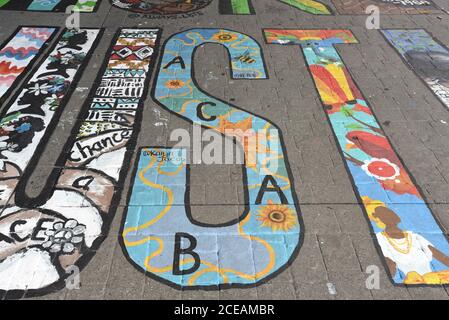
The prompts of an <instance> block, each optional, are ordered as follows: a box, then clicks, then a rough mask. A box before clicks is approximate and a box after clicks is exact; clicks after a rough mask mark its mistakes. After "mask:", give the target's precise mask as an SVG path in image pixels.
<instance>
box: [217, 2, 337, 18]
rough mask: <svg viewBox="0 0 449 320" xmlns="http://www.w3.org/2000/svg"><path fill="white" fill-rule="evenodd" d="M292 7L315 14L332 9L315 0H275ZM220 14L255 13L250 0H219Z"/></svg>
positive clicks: (323, 13)
mask: <svg viewBox="0 0 449 320" xmlns="http://www.w3.org/2000/svg"><path fill="white" fill-rule="evenodd" d="M277 1H279V2H282V3H285V4H288V5H290V6H292V7H294V8H297V9H299V10H302V11H304V12H307V13H311V14H316V15H329V14H332V10H331V9H330V8H329V7H328V6H326V5H325V4H323V3H321V2H319V1H315V0H277ZM219 11H220V14H232V15H240V14H242V15H245V14H246V15H250V14H255V11H254V7H253V4H252V0H219Z"/></svg>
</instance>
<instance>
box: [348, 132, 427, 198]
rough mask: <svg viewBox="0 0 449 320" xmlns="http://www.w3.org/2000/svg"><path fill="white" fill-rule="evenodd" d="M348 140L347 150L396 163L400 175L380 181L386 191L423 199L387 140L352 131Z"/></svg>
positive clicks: (367, 133)
mask: <svg viewBox="0 0 449 320" xmlns="http://www.w3.org/2000/svg"><path fill="white" fill-rule="evenodd" d="M346 138H347V139H348V141H349V142H350V143H349V144H348V145H347V147H346V148H347V149H354V148H357V149H360V150H361V151H363V152H364V153H366V154H367V155H369V156H370V157H371V158H376V159H387V160H389V161H390V162H391V163H394V164H395V165H396V166H397V167H398V168H399V175H398V176H395V177H394V178H393V179H386V180H379V179H378V182H379V183H380V184H381V185H382V187H383V188H384V189H385V190H391V191H393V192H395V193H397V194H412V195H415V196H417V197H418V198H421V194H420V193H419V191H418V189H417V188H416V186H415V184H414V183H413V181H412V180H411V178H410V176H409V174H408V173H407V171H406V170H405V168H404V165H403V164H402V162H401V161H400V160H399V158H398V156H397V155H396V153H395V152H394V150H393V148H392V147H391V145H390V143H389V142H388V140H387V138H385V137H382V136H379V135H376V134H373V133H370V132H366V131H359V130H355V131H351V132H349V133H348V134H346ZM355 164H356V165H358V166H361V164H364V162H361V161H360V163H359V162H355Z"/></svg>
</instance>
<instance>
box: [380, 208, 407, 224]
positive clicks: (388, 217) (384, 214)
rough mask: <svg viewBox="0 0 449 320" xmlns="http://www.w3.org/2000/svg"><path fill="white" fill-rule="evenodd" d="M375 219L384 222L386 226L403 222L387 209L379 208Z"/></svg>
mask: <svg viewBox="0 0 449 320" xmlns="http://www.w3.org/2000/svg"><path fill="white" fill-rule="evenodd" d="M374 217H376V218H377V219H379V220H380V221H381V222H383V223H384V224H385V225H386V226H391V225H393V226H394V225H397V224H399V223H400V222H401V218H399V216H398V215H397V214H396V213H395V212H394V211H393V210H390V209H388V208H386V207H378V208H376V210H375V211H374Z"/></svg>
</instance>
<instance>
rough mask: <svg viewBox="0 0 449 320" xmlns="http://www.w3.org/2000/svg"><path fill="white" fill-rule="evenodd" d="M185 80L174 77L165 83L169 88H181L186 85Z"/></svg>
mask: <svg viewBox="0 0 449 320" xmlns="http://www.w3.org/2000/svg"><path fill="white" fill-rule="evenodd" d="M184 85H185V82H184V81H182V80H178V79H173V80H168V81H167V82H166V83H165V87H166V88H169V89H179V88H182V87H184Z"/></svg>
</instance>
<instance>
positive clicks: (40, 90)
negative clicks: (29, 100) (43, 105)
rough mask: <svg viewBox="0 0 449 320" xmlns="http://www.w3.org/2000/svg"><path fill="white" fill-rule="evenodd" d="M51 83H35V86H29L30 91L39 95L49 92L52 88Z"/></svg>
mask: <svg viewBox="0 0 449 320" xmlns="http://www.w3.org/2000/svg"><path fill="white" fill-rule="evenodd" d="M51 87H52V86H51V85H49V84H48V83H45V84H41V85H39V83H35V84H34V86H33V87H31V88H29V91H30V92H31V93H33V92H34V95H35V96H38V95H40V94H47V93H48V90H49V89H51Z"/></svg>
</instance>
